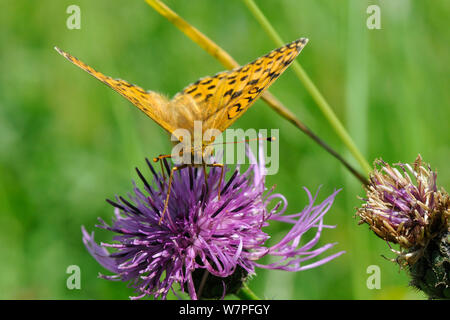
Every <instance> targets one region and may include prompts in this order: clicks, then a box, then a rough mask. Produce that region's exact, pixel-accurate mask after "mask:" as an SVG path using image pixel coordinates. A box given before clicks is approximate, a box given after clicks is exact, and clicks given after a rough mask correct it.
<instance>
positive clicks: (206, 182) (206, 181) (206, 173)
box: [202, 163, 209, 192]
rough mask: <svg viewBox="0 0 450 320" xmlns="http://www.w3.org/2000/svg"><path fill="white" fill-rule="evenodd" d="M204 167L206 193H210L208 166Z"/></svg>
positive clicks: (204, 165)
mask: <svg viewBox="0 0 450 320" xmlns="http://www.w3.org/2000/svg"><path fill="white" fill-rule="evenodd" d="M202 167H203V175H204V176H205V187H206V192H208V190H209V188H208V172H207V171H206V164H204V163H203V165H202Z"/></svg>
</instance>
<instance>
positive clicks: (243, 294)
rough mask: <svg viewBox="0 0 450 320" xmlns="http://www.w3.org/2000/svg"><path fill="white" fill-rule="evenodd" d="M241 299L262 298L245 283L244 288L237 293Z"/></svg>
mask: <svg viewBox="0 0 450 320" xmlns="http://www.w3.org/2000/svg"><path fill="white" fill-rule="evenodd" d="M236 296H238V298H239V299H241V300H261V299H260V298H258V296H257V295H256V294H255V293H254V292H253V291H252V290H250V289H249V287H248V286H247V285H246V284H245V283H244V284H243V286H242V288H241V289H240V290H239V291H238V292H237V293H236Z"/></svg>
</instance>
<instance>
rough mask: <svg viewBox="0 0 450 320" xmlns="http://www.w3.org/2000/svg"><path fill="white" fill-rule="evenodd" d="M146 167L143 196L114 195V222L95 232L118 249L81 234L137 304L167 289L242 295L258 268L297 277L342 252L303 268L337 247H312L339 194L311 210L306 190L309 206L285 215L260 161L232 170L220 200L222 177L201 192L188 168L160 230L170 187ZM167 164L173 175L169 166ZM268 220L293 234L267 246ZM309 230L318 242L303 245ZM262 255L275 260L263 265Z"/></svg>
mask: <svg viewBox="0 0 450 320" xmlns="http://www.w3.org/2000/svg"><path fill="white" fill-rule="evenodd" d="M248 156H249V157H250V160H253V161H250V163H256V161H255V159H254V156H253V155H252V154H251V153H249V154H248ZM260 159H263V154H262V153H261V154H260ZM148 165H149V168H150V171H151V173H152V175H153V178H152V179H153V183H152V184H150V183H148V181H147V180H146V179H145V178H144V175H143V174H142V173H141V172H140V171H139V170H137V173H138V175H139V177H140V179H141V180H142V181H143V184H144V191H141V189H139V188H138V187H137V186H136V185H135V187H134V194H133V195H129V200H126V199H125V198H123V197H117V200H116V201H109V202H110V203H111V204H112V205H113V206H114V207H115V218H114V219H113V222H112V224H111V225H108V224H107V223H105V222H103V221H102V220H101V224H100V225H99V226H98V227H100V228H103V229H106V230H109V231H112V232H114V233H116V234H117V235H116V236H115V237H114V240H115V241H116V242H115V243H112V244H107V243H102V244H101V245H98V244H97V243H96V242H95V241H94V235H93V233H92V234H88V233H87V232H86V230H85V229H84V228H83V241H84V243H85V245H86V247H87V249H88V250H89V252H90V253H91V254H92V256H93V257H94V258H95V259H96V260H97V261H98V262H99V263H100V264H101V265H102V266H103V267H105V268H106V269H108V270H109V271H111V272H113V273H114V275H110V276H102V277H103V278H106V279H110V280H122V281H126V282H129V284H130V285H131V286H132V287H134V288H135V289H136V291H137V293H138V297H135V298H139V297H143V296H146V295H149V296H153V297H155V298H158V297H160V298H163V299H164V298H166V296H167V294H168V292H169V291H170V290H173V291H174V290H175V288H174V285H175V284H179V287H180V289H181V291H185V290H186V291H188V293H189V295H190V297H191V298H192V299H197V298H220V297H223V296H224V295H225V294H228V293H235V292H236V291H237V290H239V289H240V288H241V286H242V284H243V281H244V280H245V279H246V278H247V276H249V275H253V274H254V273H255V267H260V268H267V269H281V270H287V271H300V270H304V269H309V268H313V267H316V266H319V265H322V264H324V263H326V262H328V261H330V260H332V259H334V258H335V257H337V256H339V255H341V254H342V253H343V252H339V253H336V254H334V255H331V256H328V257H324V258H322V259H320V260H318V261H315V262H312V263H310V264H305V263H306V262H308V261H309V260H310V259H313V258H315V257H317V256H318V255H320V254H322V253H323V252H325V251H326V250H328V249H329V248H331V247H332V246H333V245H334V244H326V245H324V246H321V247H319V248H315V246H316V244H317V243H318V241H319V238H320V235H321V232H322V230H323V228H325V227H330V226H326V225H324V223H323V218H324V215H325V213H326V212H327V211H328V210H329V209H330V207H331V205H332V203H333V201H334V198H335V196H336V194H337V193H338V191H335V192H334V193H333V194H331V195H330V196H329V197H328V198H327V199H325V200H324V201H323V202H322V203H320V204H317V205H315V204H314V202H315V200H316V197H312V195H311V194H310V193H309V191H308V190H306V189H305V190H306V192H307V194H308V197H309V200H310V203H309V204H308V205H307V206H306V207H305V208H304V210H303V211H302V212H300V213H297V214H292V215H285V214H284V212H285V209H286V206H287V202H286V199H285V198H284V197H283V196H282V195H281V194H275V193H273V188H272V189H270V190H266V188H265V186H264V182H265V181H264V180H265V166H264V162H263V161H262V160H260V162H259V163H258V164H253V165H250V167H249V169H248V170H247V171H245V172H240V170H239V168H236V170H235V171H234V173H233V174H232V175H231V177H230V178H229V179H228V180H227V181H226V183H224V184H223V185H222V191H221V196H220V200H219V199H218V194H217V188H218V185H219V176H220V171H219V170H216V169H212V170H211V171H210V172H209V176H208V186H209V188H206V187H205V179H204V175H203V174H204V172H203V170H201V169H197V168H192V167H188V168H186V169H183V170H181V171H179V172H177V174H175V176H174V179H173V183H172V191H171V195H170V200H169V206H168V210H167V212H166V213H165V216H164V219H163V220H162V223H161V224H159V220H160V216H161V213H162V211H163V208H164V199H165V197H166V192H167V182H166V181H165V180H164V179H163V177H162V175H161V174H157V173H156V171H155V170H154V169H153V167H152V166H151V164H150V163H149V162H148ZM166 166H167V167H166V169H168V171H170V166H169V165H168V164H167V163H166ZM271 203H272V204H274V205H273V206H271V205H270V204H271ZM269 221H280V222H282V223H286V224H289V225H291V229H290V231H289V232H288V233H287V234H286V235H285V236H284V237H283V238H282V239H281V240H280V241H279V242H278V243H276V244H274V245H273V246H265V242H266V241H267V240H268V239H269V238H270V236H269V235H268V234H267V233H265V232H264V231H263V230H262V229H263V228H264V227H266V226H268V224H269ZM310 229H316V233H315V236H314V237H313V239H312V240H310V241H309V242H308V243H306V244H304V245H300V240H301V238H302V236H303V235H304V233H306V232H307V231H308V230H310ZM107 248H112V249H114V252H109V250H107ZM267 255H272V256H274V257H275V258H277V259H278V260H277V261H276V262H274V263H271V264H262V263H260V262H259V260H260V259H261V258H262V257H264V256H267ZM174 293H175V291H174Z"/></svg>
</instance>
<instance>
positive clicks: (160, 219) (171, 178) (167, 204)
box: [158, 164, 187, 224]
mask: <svg viewBox="0 0 450 320" xmlns="http://www.w3.org/2000/svg"><path fill="white" fill-rule="evenodd" d="M186 167H187V165H186V164H183V165H181V166H179V167H172V170H171V171H170V177H169V188H168V189H167V196H166V201H164V209H163V213H162V215H161V218H159V222H158V224H161V222H162V219H163V218H164V214H165V213H166V211H167V207H168V206H169V197H170V189H171V188H172V180H173V174H174V173H175V171H177V170H181V169H183V168H186Z"/></svg>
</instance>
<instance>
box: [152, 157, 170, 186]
mask: <svg viewBox="0 0 450 320" xmlns="http://www.w3.org/2000/svg"><path fill="white" fill-rule="evenodd" d="M165 158H172V155H170V154H160V155H159V156H157V157H156V158H153V162H158V161H159V163H161V173H162V176H163V180H164V184H165V183H166V174H165V172H164V165H163V159H165Z"/></svg>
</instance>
